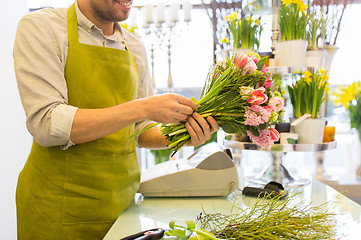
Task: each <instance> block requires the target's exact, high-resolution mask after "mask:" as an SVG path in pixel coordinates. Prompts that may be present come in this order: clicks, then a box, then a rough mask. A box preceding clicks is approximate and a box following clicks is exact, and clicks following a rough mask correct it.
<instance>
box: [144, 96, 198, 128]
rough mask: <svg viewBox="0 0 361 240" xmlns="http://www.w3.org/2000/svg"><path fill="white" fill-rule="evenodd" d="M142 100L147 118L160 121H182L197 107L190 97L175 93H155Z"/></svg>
mask: <svg viewBox="0 0 361 240" xmlns="http://www.w3.org/2000/svg"><path fill="white" fill-rule="evenodd" d="M143 100H144V102H145V104H146V105H145V108H146V109H145V111H146V114H147V116H148V118H149V119H151V120H153V121H155V122H160V123H176V122H180V121H184V120H186V119H187V117H188V116H189V115H192V113H193V111H194V110H197V109H198V106H197V104H196V103H195V102H193V101H192V100H191V99H189V98H187V97H184V96H182V95H179V94H175V93H167V94H161V95H155V96H151V97H148V98H146V99H143Z"/></svg>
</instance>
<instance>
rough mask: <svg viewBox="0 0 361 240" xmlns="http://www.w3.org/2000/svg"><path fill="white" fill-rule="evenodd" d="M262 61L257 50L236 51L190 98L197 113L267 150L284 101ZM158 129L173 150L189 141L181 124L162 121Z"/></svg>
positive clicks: (275, 136) (264, 59)
mask: <svg viewBox="0 0 361 240" xmlns="http://www.w3.org/2000/svg"><path fill="white" fill-rule="evenodd" d="M265 61H266V57H265V58H262V59H261V58H260V57H259V55H258V54H257V53H248V54H245V53H243V52H241V51H239V52H238V53H235V54H234V55H233V56H232V58H227V59H226V60H222V61H219V62H217V63H216V64H215V65H213V66H212V67H211V69H210V71H209V73H208V76H207V80H206V83H205V85H204V88H203V91H202V95H201V99H200V100H199V101H197V100H196V99H195V98H192V100H193V101H195V102H196V103H197V105H198V109H197V111H196V112H197V113H199V114H200V115H201V116H202V117H204V118H206V117H208V116H212V117H214V118H215V119H216V121H217V122H218V124H219V125H220V127H221V128H222V129H223V130H224V131H225V132H227V133H241V134H243V135H246V134H247V135H248V136H249V137H250V139H251V140H252V141H254V142H255V143H256V144H258V145H259V146H260V147H261V148H263V149H270V147H271V146H272V145H273V143H274V142H275V141H278V139H279V133H278V132H277V131H276V130H275V129H273V128H271V125H272V124H275V123H278V122H279V121H280V120H281V119H282V115H283V112H284V110H283V106H284V102H283V98H282V97H281V94H280V93H279V92H278V91H277V90H276V87H278V86H279V85H280V83H279V82H277V81H273V80H272V79H271V75H270V73H269V70H268V68H266V67H265V66H264V63H265ZM154 125H156V124H154ZM154 125H153V126H154ZM153 126H151V127H153ZM145 130H146V129H145ZM161 131H162V134H163V135H164V136H166V138H167V139H168V141H169V142H170V144H169V147H171V148H173V149H174V150H175V151H174V152H173V153H175V152H177V151H178V150H179V149H180V148H181V147H182V146H183V145H184V144H186V143H187V142H188V141H189V140H190V135H189V133H188V131H187V129H186V128H185V124H184V123H171V124H162V125H161Z"/></svg>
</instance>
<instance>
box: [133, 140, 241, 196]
mask: <svg viewBox="0 0 361 240" xmlns="http://www.w3.org/2000/svg"><path fill="white" fill-rule="evenodd" d="M238 184H239V178H238V172H237V168H236V166H235V165H234V163H233V160H232V154H231V153H230V151H229V149H226V150H225V151H223V150H222V148H221V147H220V146H219V145H218V144H216V143H211V144H208V145H206V146H204V147H202V148H200V149H198V150H197V151H196V152H194V153H193V154H192V155H191V156H190V157H188V158H186V159H178V160H169V161H167V162H163V163H160V164H157V165H155V166H154V167H151V168H149V169H147V170H146V171H145V172H144V173H143V174H142V175H141V183H140V188H139V191H138V192H140V193H142V194H143V195H144V196H149V197H206V196H227V195H228V194H230V193H231V192H233V191H234V190H235V189H237V188H238Z"/></svg>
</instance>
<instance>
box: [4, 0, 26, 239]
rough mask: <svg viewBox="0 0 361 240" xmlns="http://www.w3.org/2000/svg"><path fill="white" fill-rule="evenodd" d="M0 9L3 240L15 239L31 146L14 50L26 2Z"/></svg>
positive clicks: (6, 5) (10, 3) (21, 0)
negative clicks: (21, 178)
mask: <svg viewBox="0 0 361 240" xmlns="http://www.w3.org/2000/svg"><path fill="white" fill-rule="evenodd" d="M1 5H2V6H1V10H0V22H1V29H0V86H1V87H0V191H1V193H0V239H4V240H12V239H16V210H15V189H16V182H17V177H18V174H19V172H20V170H21V169H22V167H23V165H24V163H25V160H26V158H27V155H28V153H29V151H30V147H31V141H32V140H31V137H30V135H29V134H28V132H27V130H26V127H25V114H24V111H23V108H22V106H21V103H20V98H19V94H18V90H17V85H16V80H15V74H14V67H13V57H12V50H13V44H14V38H15V33H16V28H17V24H18V22H19V20H20V18H21V17H22V16H23V15H25V14H26V13H27V5H26V0H16V1H2V4H1Z"/></svg>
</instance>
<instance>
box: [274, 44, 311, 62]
mask: <svg viewBox="0 0 361 240" xmlns="http://www.w3.org/2000/svg"><path fill="white" fill-rule="evenodd" d="M275 50H276V56H275V59H276V65H277V66H278V67H296V68H301V67H303V66H305V58H306V50H307V41H306V40H290V41H282V42H278V43H276V44H275Z"/></svg>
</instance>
